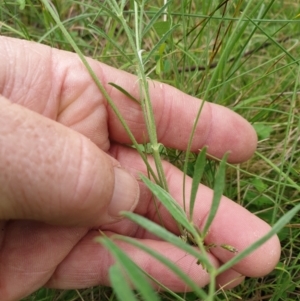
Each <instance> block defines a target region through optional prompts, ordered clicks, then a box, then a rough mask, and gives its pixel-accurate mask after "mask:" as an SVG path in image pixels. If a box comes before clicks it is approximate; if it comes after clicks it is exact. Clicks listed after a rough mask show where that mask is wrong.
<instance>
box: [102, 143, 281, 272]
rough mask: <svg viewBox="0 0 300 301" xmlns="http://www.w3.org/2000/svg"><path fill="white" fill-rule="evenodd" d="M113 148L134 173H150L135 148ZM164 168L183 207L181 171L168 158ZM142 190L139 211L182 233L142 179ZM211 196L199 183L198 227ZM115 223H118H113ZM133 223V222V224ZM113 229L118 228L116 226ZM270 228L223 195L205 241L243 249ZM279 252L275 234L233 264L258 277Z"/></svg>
mask: <svg viewBox="0 0 300 301" xmlns="http://www.w3.org/2000/svg"><path fill="white" fill-rule="evenodd" d="M110 152H111V154H112V155H113V156H114V157H115V158H116V159H117V160H118V161H119V162H120V163H121V164H122V166H124V167H125V168H127V169H128V170H130V172H131V173H132V174H135V175H136V177H137V178H138V177H139V175H140V173H144V174H146V173H147V170H146V168H145V166H144V163H143V162H142V161H141V159H139V157H138V155H137V154H136V152H135V151H133V150H131V149H128V148H125V147H121V146H117V145H115V146H113V147H112V148H111V150H110ZM149 161H150V162H152V160H151V158H149ZM132 162H134V164H132ZM164 171H165V174H166V177H167V181H168V188H169V192H170V194H171V195H172V196H173V197H174V199H175V200H176V201H177V202H178V203H179V204H180V205H181V206H182V207H183V197H182V196H183V190H182V172H181V171H179V170H178V169H176V168H175V167H174V166H172V165H171V164H169V163H167V162H164ZM185 185H186V195H185V199H186V208H189V204H188V202H189V194H190V191H191V178H189V177H187V178H186V184H185ZM140 193H141V196H142V197H143V198H142V201H140V204H139V206H138V207H137V208H136V212H137V213H139V214H143V215H146V216H147V217H148V218H150V219H152V220H154V221H155V222H157V223H160V220H161V219H162V220H163V224H164V226H165V227H166V228H168V229H169V230H170V231H172V232H174V233H176V234H179V231H178V227H177V225H176V224H175V223H174V220H173V218H172V217H171V216H170V214H169V213H168V211H167V210H166V209H165V208H164V207H163V206H160V209H159V210H160V217H159V215H158V214H157V207H156V206H155V203H154V201H153V199H152V194H151V192H150V191H149V190H148V189H146V187H145V186H144V185H143V184H142V183H141V184H140ZM212 198H213V191H212V190H211V189H209V188H208V187H205V186H204V185H200V187H199V190H198V193H197V198H196V203H195V207H194V215H193V221H194V224H195V225H196V226H197V227H198V228H199V229H203V227H204V225H205V221H206V218H207V216H208V213H209V210H210V208H211V203H212ZM187 214H188V212H187ZM113 227H115V226H114V225H113ZM132 227H134V226H133V225H132ZM106 229H107V228H106ZM111 229H114V230H115V229H116V228H111ZM133 230H134V229H131V231H133ZM269 230H270V226H269V225H268V224H266V223H265V222H264V221H263V220H261V219H259V218H258V217H256V216H255V215H253V214H251V213H250V212H249V211H247V210H246V209H244V208H243V207H241V206H239V205H238V204H236V203H235V202H233V201H231V200H229V199H228V198H226V197H222V199H221V203H220V206H219V209H218V212H217V214H216V216H215V218H214V221H213V223H212V225H211V227H210V229H209V231H208V234H207V236H206V239H205V242H206V244H208V245H209V244H216V245H217V246H221V245H223V244H227V245H230V246H232V247H234V248H235V249H237V250H238V251H239V252H241V251H243V250H244V249H246V248H247V247H248V246H250V245H251V244H253V243H254V242H255V241H257V240H258V239H259V238H261V237H262V236H264V235H265V234H266V233H267V232H268V231H269ZM140 233H142V235H143V237H145V238H149V237H152V236H149V237H148V236H147V235H144V233H145V232H144V231H140ZM211 253H212V254H214V255H215V256H216V257H217V258H218V259H219V260H220V261H221V262H226V261H228V260H229V259H231V258H232V257H234V256H235V254H234V253H232V252H229V251H228V250H226V249H223V248H222V247H216V248H212V249H211ZM266 254H267V255H266ZM279 256H280V243H279V240H278V237H277V236H273V237H272V238H271V239H270V240H268V241H267V242H266V243H265V244H263V245H262V246H261V247H259V248H258V249H257V250H255V251H254V252H253V253H251V254H250V255H249V256H248V257H246V258H245V259H243V260H241V261H240V262H239V263H237V264H236V265H235V266H234V267H233V268H234V270H235V271H236V272H238V273H240V274H243V275H245V276H250V277H259V276H262V275H265V274H267V273H269V272H271V271H272V270H273V269H274V267H275V265H276V264H277V262H278V260H279Z"/></svg>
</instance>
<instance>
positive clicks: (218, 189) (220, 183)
mask: <svg viewBox="0 0 300 301" xmlns="http://www.w3.org/2000/svg"><path fill="white" fill-rule="evenodd" d="M227 157H228V153H226V154H225V155H224V157H223V159H222V161H221V162H220V166H219V169H218V171H217V174H216V177H215V184H214V195H213V200H212V203H211V208H210V210H209V214H208V217H207V220H206V223H205V226H204V228H203V235H204V236H205V235H206V233H207V231H208V229H209V227H210V225H211V224H212V222H213V220H214V218H215V215H216V213H217V211H218V208H219V205H220V201H221V197H222V195H223V190H224V187H225V172H226V161H227Z"/></svg>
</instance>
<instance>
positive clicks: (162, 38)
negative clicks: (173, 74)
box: [144, 24, 180, 62]
mask: <svg viewBox="0 0 300 301" xmlns="http://www.w3.org/2000/svg"><path fill="white" fill-rule="evenodd" d="M179 26H180V25H179V24H176V25H174V26H173V27H172V28H171V29H170V30H168V31H167V32H166V33H165V34H164V35H163V36H162V37H161V38H160V39H159V41H158V42H157V43H156V44H155V46H154V47H153V48H152V49H151V51H150V52H149V53H148V55H147V57H146V58H145V60H144V61H145V62H147V61H148V60H149V59H150V58H151V57H152V56H153V53H155V51H156V50H157V49H158V48H159V47H160V45H161V44H162V43H164V42H165V40H166V39H167V38H168V37H169V36H170V35H171V34H172V33H173V31H174V30H175V29H176V28H177V27H179Z"/></svg>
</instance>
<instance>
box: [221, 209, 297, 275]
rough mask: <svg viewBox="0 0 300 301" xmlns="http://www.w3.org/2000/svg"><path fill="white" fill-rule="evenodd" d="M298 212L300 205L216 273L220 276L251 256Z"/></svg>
mask: <svg viewBox="0 0 300 301" xmlns="http://www.w3.org/2000/svg"><path fill="white" fill-rule="evenodd" d="M299 210H300V204H299V205H297V206H295V207H294V208H293V209H292V210H290V211H289V212H287V213H286V214H285V215H283V216H282V217H281V218H280V219H279V220H278V221H277V223H276V224H274V226H273V228H272V229H271V230H270V231H269V232H268V233H267V234H266V235H265V236H263V237H262V238H260V239H259V240H257V241H256V242H255V243H253V244H252V245H251V246H249V247H248V248H247V249H245V250H243V251H242V252H240V253H239V254H237V255H236V256H235V257H233V258H232V259H231V260H229V261H227V262H226V263H225V264H223V265H222V266H221V267H220V268H219V269H218V270H217V273H218V274H221V273H223V272H225V271H226V270H227V269H229V268H231V267H232V266H233V265H235V264H236V263H237V262H239V261H240V260H242V259H243V258H245V257H246V256H248V255H249V254H251V253H252V252H253V251H254V250H256V249H257V248H259V247H260V246H261V245H263V244H264V243H265V242H266V241H267V240H269V239H270V238H271V237H272V236H273V235H275V234H277V233H278V232H279V231H280V230H281V229H282V228H283V227H284V226H285V225H286V224H288V223H289V222H290V220H291V219H292V218H293V217H294V216H295V215H296V213H297V212H298V211H299Z"/></svg>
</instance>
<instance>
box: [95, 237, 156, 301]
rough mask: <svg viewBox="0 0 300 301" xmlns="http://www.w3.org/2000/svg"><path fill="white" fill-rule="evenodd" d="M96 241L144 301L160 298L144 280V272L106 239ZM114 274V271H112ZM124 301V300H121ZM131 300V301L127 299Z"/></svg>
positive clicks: (154, 300)
mask: <svg viewBox="0 0 300 301" xmlns="http://www.w3.org/2000/svg"><path fill="white" fill-rule="evenodd" d="M96 241H98V242H100V243H101V244H102V245H104V246H105V247H106V248H107V249H108V250H109V251H110V252H111V253H112V254H113V256H114V257H115V259H116V261H117V263H118V264H119V265H120V266H122V267H124V270H125V271H126V273H127V276H128V278H129V279H130V281H131V282H132V284H133V286H134V288H135V289H136V290H138V291H139V292H140V294H141V297H142V298H143V300H145V301H159V300H160V298H159V297H158V295H157V294H156V292H155V291H154V290H153V288H152V287H151V285H150V283H149V282H148V280H147V279H146V276H145V274H144V272H143V271H142V270H141V269H140V268H139V267H138V266H137V265H136V264H135V263H134V262H133V261H132V260H131V259H130V258H129V257H128V255H126V254H125V253H124V252H123V251H122V250H121V249H120V248H119V247H118V246H117V245H116V244H115V243H114V242H112V240H111V239H110V238H108V237H98V238H97V239H96ZM113 272H114V271H113ZM123 300H124V299H123ZM125 300H126V299H125ZM129 300H131V299H129Z"/></svg>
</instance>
